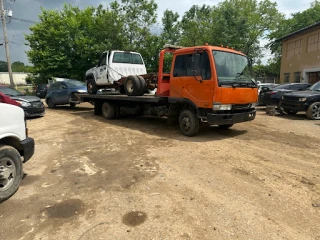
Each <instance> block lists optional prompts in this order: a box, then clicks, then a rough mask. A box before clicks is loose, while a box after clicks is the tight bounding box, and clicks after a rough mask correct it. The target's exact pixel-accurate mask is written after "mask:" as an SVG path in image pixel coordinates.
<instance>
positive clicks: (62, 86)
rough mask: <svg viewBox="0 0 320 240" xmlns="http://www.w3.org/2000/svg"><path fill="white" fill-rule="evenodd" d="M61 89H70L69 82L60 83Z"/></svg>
mask: <svg viewBox="0 0 320 240" xmlns="http://www.w3.org/2000/svg"><path fill="white" fill-rule="evenodd" d="M60 89H68V86H67V84H65V83H60Z"/></svg>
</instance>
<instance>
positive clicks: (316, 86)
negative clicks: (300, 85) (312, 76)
mask: <svg viewBox="0 0 320 240" xmlns="http://www.w3.org/2000/svg"><path fill="white" fill-rule="evenodd" d="M309 90H311V91H320V82H317V83H315V84H313V85H312V86H311V87H310V88H309Z"/></svg>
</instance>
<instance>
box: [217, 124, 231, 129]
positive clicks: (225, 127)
mask: <svg viewBox="0 0 320 240" xmlns="http://www.w3.org/2000/svg"><path fill="white" fill-rule="evenodd" d="M232 126H233V124H223V125H219V128H223V129H229V128H231V127H232Z"/></svg>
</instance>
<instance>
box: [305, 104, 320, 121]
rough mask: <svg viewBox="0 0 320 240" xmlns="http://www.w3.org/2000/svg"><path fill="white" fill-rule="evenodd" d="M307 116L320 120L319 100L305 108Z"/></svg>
mask: <svg viewBox="0 0 320 240" xmlns="http://www.w3.org/2000/svg"><path fill="white" fill-rule="evenodd" d="M307 117H308V118H310V119H312V120H320V102H315V103H312V104H311V105H310V106H309V108H308V110H307Z"/></svg>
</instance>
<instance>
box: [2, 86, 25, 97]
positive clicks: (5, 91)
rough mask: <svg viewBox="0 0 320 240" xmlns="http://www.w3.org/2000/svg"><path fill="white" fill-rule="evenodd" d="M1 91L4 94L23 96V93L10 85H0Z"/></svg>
mask: <svg viewBox="0 0 320 240" xmlns="http://www.w3.org/2000/svg"><path fill="white" fill-rule="evenodd" d="M0 92H2V93H3V94H4V95H7V96H11V97H16V96H23V94H22V93H21V92H19V91H18V90H15V89H13V88H9V87H0Z"/></svg>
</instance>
